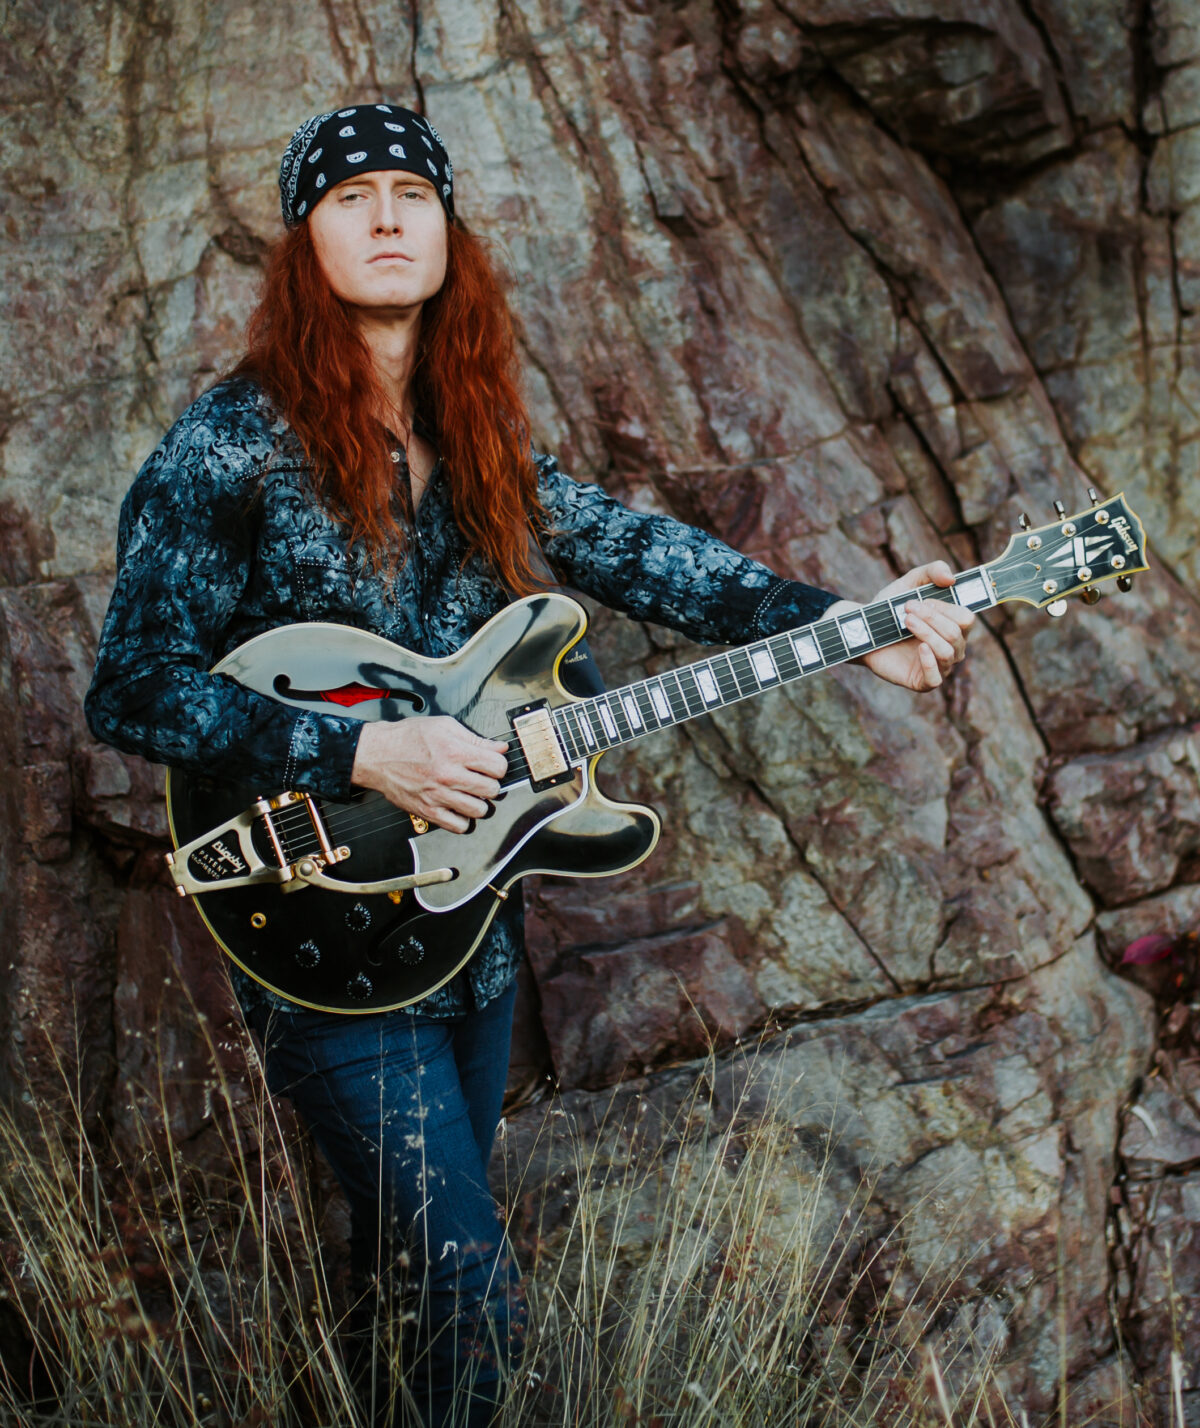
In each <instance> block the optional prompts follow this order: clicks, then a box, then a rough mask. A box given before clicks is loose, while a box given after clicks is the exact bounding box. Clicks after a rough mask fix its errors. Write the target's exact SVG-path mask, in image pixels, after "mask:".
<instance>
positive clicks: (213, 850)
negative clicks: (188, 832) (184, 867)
mask: <svg viewBox="0 0 1200 1428" xmlns="http://www.w3.org/2000/svg"><path fill="white" fill-rule="evenodd" d="M188 867H189V868H190V869H191V871H192V875H193V877H197V878H206V879H207V880H208V881H209V882H216V881H218V879H220V878H227V877H241V875H242V874H243V873H248V872H249V871H250V867H249V864H248V863H247V862H246V860H245V858H243V857H242V855H241V854H240V853H237V852H234V850H233V849H232V848H228V847H226V845H225V843H224V842H223V841H222V840H221V839H220V838H214V839H213V840H212V842H211V843H205V845H204V847H203V848H197V849H196V851H195V852H194V853H193V854H192V855H191V856H190V857H189V858H188Z"/></svg>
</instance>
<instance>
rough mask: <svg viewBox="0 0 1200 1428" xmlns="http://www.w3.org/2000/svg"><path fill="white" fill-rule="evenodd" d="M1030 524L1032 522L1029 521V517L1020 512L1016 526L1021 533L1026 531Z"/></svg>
mask: <svg viewBox="0 0 1200 1428" xmlns="http://www.w3.org/2000/svg"><path fill="white" fill-rule="evenodd" d="M1032 524H1033V522H1032V521H1031V520H1030V519H1029V517H1028V516H1027V515H1026V514H1025V512H1024V511H1022V512H1021V514H1020V515H1019V516H1018V517H1017V525H1018V526H1019V527H1020V529H1021V530H1023V531H1027V530H1028V529H1029V528H1030V526H1031V525H1032Z"/></svg>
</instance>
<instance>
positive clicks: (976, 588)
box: [951, 575, 992, 610]
mask: <svg viewBox="0 0 1200 1428" xmlns="http://www.w3.org/2000/svg"><path fill="white" fill-rule="evenodd" d="M951 588H952V589H953V591H954V598H955V599H956V600H957V601H958V603H959V604H960V605H964V606H966V608H967V609H968V610H974V609H975V608H976V607H977V606H979V605H990V604H991V603H992V597H991V595H990V594H989V593H988V588H987V586H986V585H985V584H984V583H983V580H982V579H981V578H980V577H979V576H978V575H973V576H970V577H969V578H968V579H966V580H956V581H955V582H954V585H953V586H952V587H951Z"/></svg>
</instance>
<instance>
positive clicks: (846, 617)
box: [166, 492, 1148, 1012]
mask: <svg viewBox="0 0 1200 1428" xmlns="http://www.w3.org/2000/svg"><path fill="white" fill-rule="evenodd" d="M1092 494H1093V499H1094V500H1095V499H1096V498H1095V493H1094V492H1093V493H1092ZM1056 504H1057V503H1056ZM1058 509H1059V519H1058V520H1057V521H1056V522H1054V523H1052V524H1050V525H1046V526H1042V527H1040V528H1038V529H1036V530H1032V529H1029V528H1028V523H1027V522H1026V521H1025V518H1024V517H1022V524H1023V526H1024V527H1025V528H1024V529H1023V530H1022V531H1021V532H1020V533H1019V534H1017V535H1014V536H1013V537H1012V539H1011V540H1010V541H1009V543H1008V546H1007V548H1006V549H1005V552H1004V554H1003V555H1002V556H1001V557H1000V558H999V560H996V561H992V562H990V563H989V564H985V565H980V566H977V567H976V568H974V569H972V570H966V571H963V572H962V573H961V574H959V575H958V576H957V577H956V579H955V583H954V585H953V586H951V587H950V588H949V589H942V588H941V587H939V586H933V585H930V586H926V587H924V588H923V589H920V590H915V591H906V592H904V593H902V594H899V595H894V596H891V597H890V598H889V599H885V600H878V601H876V602H875V603H873V604H870V605H866V606H864V607H862V608H859V609H856V610H853V611H849V612H846V613H844V614H840V615H837V616H827V617H825V618H824V619H821V620H818V621H816V622H815V623H814V624H811V625H807V626H804V627H802V628H800V629H795V630H791V631H788V632H787V633H784V634H778V635H772V636H771V637H770V638H769V639H765V640H758V641H756V642H755V643H753V644H749V645H745V646H743V647H741V648H739V649H733V650H729V651H727V652H724V653H720V654H714V655H710V656H708V657H707V658H706V659H702V660H697V661H696V662H695V663H694V664H689V665H686V666H684V667H683V668H680V669H676V670H674V671H672V672H670V673H667V674H659V675H653V676H652V677H650V678H649V679H642V680H637V681H635V682H634V683H632V684H627V685H625V686H623V687H622V688H620V689H614V690H611V691H609V692H607V693H601V694H597V695H594V696H593V697H590V698H579V697H576V696H574V695H571V694H569V693H568V692H567V691H566V690H565V689H564V687H563V686H562V684H561V683H560V682H559V677H558V674H559V667H560V665H561V663H562V661H563V658H564V656H565V655H566V654H567V652H568V651H569V650H570V649H571V647H572V646H573V645H575V644H576V643H577V642H578V641H579V639H580V638H581V637H582V635H583V633H584V630H585V628H586V620H587V617H586V615H585V614H584V611H583V610H582V608H581V607H580V606H579V605H578V604H577V603H576V602H575V601H574V600H572V599H570V598H568V597H567V596H565V595H561V594H557V593H552V592H551V593H543V594H536V595H530V596H526V597H525V598H524V599H521V600H517V601H515V602H514V603H513V604H511V605H509V606H508V607H507V608H505V609H504V610H501V611H500V613H499V614H498V615H496V616H494V617H493V618H492V619H491V620H489V621H488V623H487V624H486V625H485V626H484V627H483V628H482V629H481V630H480V631H479V632H478V633H477V634H476V635H474V636H473V637H472V638H471V639H470V640H469V641H468V642H467V643H466V644H465V645H464V646H463V647H462V649H460V650H459V651H458V652H457V653H456V654H453V655H450V656H449V657H448V658H446V659H426V658H423V657H422V656H420V655H416V654H413V653H411V652H410V651H408V650H406V649H403V648H401V647H400V646H399V645H396V644H393V643H391V642H390V641H388V640H385V639H382V638H381V637H380V636H378V635H373V634H369V633H368V632H366V631H363V630H358V629H353V628H351V627H348V626H343V625H331V624H297V625H286V626H283V627H282V628H280V629H276V630H271V631H268V632H267V633H266V634H262V635H259V636H257V637H256V638H255V639H252V640H249V641H248V642H247V643H246V644H244V645H242V646H240V648H238V649H236V650H234V651H233V652H232V653H231V654H229V655H227V656H226V657H225V658H224V659H223V660H221V662H220V663H219V664H218V665H216V667H215V670H214V672H215V673H220V674H225V675H228V676H230V677H232V678H233V679H235V680H237V681H238V682H239V683H241V684H243V685H245V686H246V687H247V688H249V689H253V690H256V691H258V692H259V693H261V694H265V695H268V696H270V697H271V698H273V699H277V700H281V701H282V702H283V703H285V704H289V705H292V706H294V707H295V708H297V709H308V710H314V711H317V712H325V713H328V712H330V709H331V705H332V706H333V707H334V708H337V709H338V711H339V712H340V713H342V714H348V715H350V716H352V717H354V718H357V719H414V718H428V717H430V716H433V715H439V714H448V715H451V716H453V717H454V718H455V719H458V720H460V721H461V722H462V723H463V724H465V725H466V726H467V727H468V728H470V729H473V730H474V731H475V732H476V733H478V734H481V735H484V736H485V737H487V738H496V739H501V740H505V741H506V742H507V744H508V772H507V774H506V776H505V778H504V779H503V782H502V786H501V792H500V794H499V796H498V797H497V798H496V799H495V800H494V801H493V802H492V803H491V804H490V805H489V807H488V812H487V815H486V816H485V817H483V818H480V819H477V820H475V821H474V822H472V824H471V825H470V828H469V830H468V831H467V832H465V833H450V832H447V831H446V830H445V829H442V828H438V827H434V826H430V825H429V824H427V823H426V822H424V820H422V819H420V818H417V817H414V816H410V815H409V814H407V813H404V812H403V811H402V810H400V809H399V808H396V807H395V806H394V805H392V804H390V803H388V802H387V800H386V799H385V798H384V797H383V796H382V795H381V794H378V793H375V792H371V791H367V790H364V791H361V792H358V793H356V794H355V795H354V796H353V797H351V798H350V799H348V800H346V801H338V800H334V799H329V798H323V797H318V796H315V795H309V794H307V793H299V792H296V791H295V790H290V789H267V790H262V789H259V788H255V787H251V786H248V785H246V784H240V783H235V782H230V781H226V780H221V779H217V778H211V777H207V776H202V775H197V774H190V773H189V774H182V773H179V772H173V773H172V774H171V775H170V777H169V779H168V783H167V809H168V814H169V818H170V826H171V837H172V841H173V842H174V844H175V850H174V852H172V853H168V854H167V855H166V856H167V863H168V866H169V868H170V872H171V876H172V878H173V880H174V882H175V886H176V889H177V891H178V892H179V894H180V896H188V895H191V896H193V897H194V898H195V900H196V905H197V907H198V908H199V910H200V913H201V916H202V917H203V918H204V921H205V922H206V923H207V925H208V928H209V930H210V931H211V932H212V934H213V936H214V937H215V938H216V940H217V942H218V943H219V944H220V946H221V947H222V948H223V949H224V951H225V952H226V953H227V954H228V955H229V956H230V957H231V958H232V959H233V960H234V961H235V962H236V963H237V964H238V965H239V966H240V967H242V968H243V969H244V970H245V971H246V972H248V973H249V974H250V976H251V977H253V978H255V979H256V980H257V981H259V982H261V983H262V984H263V985H264V986H266V987H268V988H269V989H270V990H272V991H274V992H276V993H278V994H279V995H280V996H282V997H285V998H286V999H287V1000H289V1001H291V1002H295V1003H298V1004H300V1005H303V1006H308V1007H315V1008H319V1009H322V1010H328V1011H339V1012H374V1011H382V1010H387V1009H391V1008H394V1007H400V1006H406V1005H408V1004H409V1003H411V1002H415V1001H417V1000H419V999H420V998H421V997H423V996H425V995H427V994H428V993H429V992H431V991H433V990H434V989H435V988H437V987H439V986H441V985H442V984H443V983H445V982H447V981H448V980H449V979H450V978H451V977H453V976H454V975H455V973H456V972H457V971H458V970H459V969H460V968H461V967H463V966H464V965H465V963H466V962H467V961H468V959H469V958H470V956H471V954H472V953H473V952H474V951H475V948H476V947H477V946H478V945H479V942H480V940H481V938H482V937H483V935H484V933H485V932H486V930H487V928H488V925H489V923H490V922H491V921H492V919H493V917H494V916H495V915H496V912H497V910H498V909H499V908H500V906H501V905H502V904H503V902H504V901H505V900H506V899H507V898H509V897H511V896H513V895H514V890H515V889H516V884H517V882H518V881H519V880H520V879H521V878H523V877H525V876H527V875H528V874H530V873H552V874H556V875H563V874H566V875H571V876H576V877H605V876H608V875H610V874H612V873H619V872H624V871H625V870H626V869H628V868H632V867H634V866H636V865H637V864H638V863H640V862H642V860H643V859H644V858H647V857H649V855H650V853H651V852H652V851H653V849H654V846H655V844H656V843H657V841H658V836H659V828H660V824H659V819H658V815H657V814H656V813H655V812H654V810H653V809H651V808H647V807H644V806H642V805H639V804H632V803H615V802H613V801H612V800H610V799H608V798H606V797H605V796H604V794H603V793H602V792H601V791H600V790H599V788H597V786H596V782H595V769H596V763H597V761H598V759H599V756H600V755H601V754H602V753H604V752H605V750H607V749H613V748H617V747H618V746H619V745H622V744H628V743H632V742H633V741H634V740H636V739H640V738H642V737H643V736H645V735H647V734H651V733H653V732H654V731H656V730H658V729H664V728H668V727H671V726H673V725H676V724H681V723H683V722H684V721H685V720H687V719H694V718H696V717H698V716H699V715H702V714H707V713H709V712H710V711H711V710H713V709H719V708H721V707H723V706H724V705H726V704H732V703H734V702H736V701H737V700H740V699H747V698H751V697H753V696H754V695H756V694H759V693H762V692H765V691H767V690H771V689H774V688H776V687H777V686H779V685H781V684H788V683H791V682H792V681H794V680H798V679H802V678H804V677H805V676H807V675H809V674H813V673H815V672H816V671H817V670H820V669H827V668H828V667H830V666H831V665H835V664H840V663H842V662H843V661H844V660H849V659H853V658H855V657H856V656H858V655H861V654H864V653H866V652H868V651H870V650H872V649H878V648H880V647H881V646H884V645H889V644H894V643H896V642H898V641H900V640H903V639H906V638H908V632H907V630H906V629H905V627H904V623H903V618H904V616H903V608H904V606H905V604H906V603H907V602H908V601H910V600H913V599H918V600H930V599H932V600H946V601H954V602H957V603H958V604H959V605H963V606H966V607H967V608H968V609H970V610H976V611H983V610H988V609H991V608H992V607H993V606H995V605H998V604H1000V603H1001V602H1003V601H1007V600H1016V601H1024V602H1026V603H1028V604H1031V605H1036V606H1039V607H1042V608H1046V609H1048V611H1049V613H1050V614H1052V615H1056V614H1062V613H1063V612H1064V611H1065V609H1066V599H1067V597H1069V596H1072V595H1076V594H1078V595H1081V596H1082V598H1083V599H1084V600H1085V601H1086V602H1087V603H1088V604H1094V603H1095V602H1096V600H1098V599H1099V598H1100V591H1099V589H1098V588H1097V587H1098V586H1099V585H1100V584H1101V583H1102V582H1104V581H1106V580H1116V581H1117V583H1118V586H1119V587H1120V588H1123V589H1128V588H1129V585H1130V583H1131V582H1130V577H1131V575H1132V574H1134V573H1135V572H1137V571H1142V570H1146V569H1147V568H1148V567H1147V565H1146V550H1145V532H1144V531H1143V529H1142V523H1141V521H1140V520H1139V519H1138V517H1137V516H1136V515H1135V514H1134V513H1133V512H1132V511H1131V510H1130V508H1129V507H1128V506H1127V505H1126V503H1125V500H1124V498H1123V496H1114V497H1112V498H1111V499H1110V500H1107V501H1104V502H1100V501H1099V500H1096V504H1094V505H1093V506H1092V507H1091V508H1090V509H1088V510H1085V511H1082V512H1080V513H1079V514H1078V515H1074V516H1071V517H1069V518H1067V517H1066V515H1065V512H1064V511H1063V510H1062V507H1061V506H1059V507H1058Z"/></svg>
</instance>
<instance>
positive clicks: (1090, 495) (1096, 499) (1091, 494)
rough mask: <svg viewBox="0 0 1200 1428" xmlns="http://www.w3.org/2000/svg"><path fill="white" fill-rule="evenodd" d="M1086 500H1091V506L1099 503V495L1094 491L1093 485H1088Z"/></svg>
mask: <svg viewBox="0 0 1200 1428" xmlns="http://www.w3.org/2000/svg"><path fill="white" fill-rule="evenodd" d="M1088 500H1089V501H1091V503H1092V505H1093V506H1098V505H1099V504H1100V496H1099V494H1098V492H1097V491H1096V488H1095V486H1089V487H1088Z"/></svg>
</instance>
